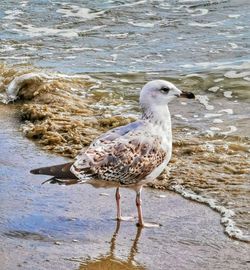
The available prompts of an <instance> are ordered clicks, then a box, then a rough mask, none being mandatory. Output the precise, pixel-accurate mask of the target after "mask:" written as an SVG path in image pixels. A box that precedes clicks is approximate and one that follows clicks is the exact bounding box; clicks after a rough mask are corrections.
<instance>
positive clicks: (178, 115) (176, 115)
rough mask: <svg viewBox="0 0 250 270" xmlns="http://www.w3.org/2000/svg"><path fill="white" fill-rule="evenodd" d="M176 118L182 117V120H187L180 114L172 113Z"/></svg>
mask: <svg viewBox="0 0 250 270" xmlns="http://www.w3.org/2000/svg"><path fill="white" fill-rule="evenodd" d="M174 116H175V117H176V118H179V119H182V120H184V121H186V122H187V121H188V119H187V118H185V117H183V116H182V115H181V114H175V115H174Z"/></svg>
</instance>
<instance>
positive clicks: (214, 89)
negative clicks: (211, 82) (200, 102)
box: [208, 86, 220, 93]
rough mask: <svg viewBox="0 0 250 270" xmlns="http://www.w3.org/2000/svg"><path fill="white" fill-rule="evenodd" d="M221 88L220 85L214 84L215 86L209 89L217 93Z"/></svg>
mask: <svg viewBox="0 0 250 270" xmlns="http://www.w3.org/2000/svg"><path fill="white" fill-rule="evenodd" d="M219 89H220V87H219V86H213V87H210V88H208V91H210V92H213V93H216V92H217V91H218V90H219Z"/></svg>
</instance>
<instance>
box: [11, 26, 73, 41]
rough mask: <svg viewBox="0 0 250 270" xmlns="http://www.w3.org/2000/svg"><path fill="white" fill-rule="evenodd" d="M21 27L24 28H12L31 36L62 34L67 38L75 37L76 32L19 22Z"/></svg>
mask: <svg viewBox="0 0 250 270" xmlns="http://www.w3.org/2000/svg"><path fill="white" fill-rule="evenodd" d="M19 25H21V26H22V28H24V29H25V30H20V29H13V30H15V31H16V32H21V33H23V34H25V35H28V36H31V37H40V36H50V35H53V36H56V35H59V36H63V37H67V38H73V37H77V36H78V33H77V32H75V31H73V30H72V29H56V28H48V27H36V26H34V25H31V24H20V23H19Z"/></svg>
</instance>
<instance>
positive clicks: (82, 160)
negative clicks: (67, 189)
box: [30, 80, 195, 227]
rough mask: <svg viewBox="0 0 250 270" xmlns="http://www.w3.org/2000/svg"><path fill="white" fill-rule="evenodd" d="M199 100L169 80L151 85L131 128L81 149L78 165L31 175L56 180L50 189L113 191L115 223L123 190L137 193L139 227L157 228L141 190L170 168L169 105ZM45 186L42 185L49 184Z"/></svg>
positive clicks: (112, 132)
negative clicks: (85, 186)
mask: <svg viewBox="0 0 250 270" xmlns="http://www.w3.org/2000/svg"><path fill="white" fill-rule="evenodd" d="M179 97H184V98H188V99H193V98H195V96H194V94H193V93H191V92H184V91H181V90H179V89H178V88H177V87H176V86H175V85H174V84H172V83H171V82H168V81H165V80H153V81H150V82H148V83H147V84H146V85H145V86H144V87H143V88H142V90H141V93H140V106H141V109H142V114H141V117H140V118H139V119H138V120H137V121H135V122H132V123H130V124H127V125H125V126H120V127H117V128H114V129H111V130H109V131H108V132H106V133H104V134H102V135H101V136H100V137H98V138H96V139H95V140H94V141H93V142H92V143H91V144H90V146H89V147H88V148H87V149H86V150H82V151H81V152H80V153H79V155H78V156H77V157H76V160H75V161H74V162H70V163H66V164H60V165H55V166H50V167H43V168H39V169H34V170H31V171H30V172H31V173H33V174H43V175H49V176H52V178H50V179H48V180H46V181H45V182H49V183H51V184H55V183H57V184H62V185H72V184H82V183H88V184H91V185H92V186H94V187H97V188H98V187H103V188H110V187H115V188H116V192H115V198H116V206H117V216H116V219H117V220H126V218H125V217H122V214H121V207H120V191H119V189H120V188H130V189H133V190H134V191H135V192H136V200H135V202H136V207H137V211H138V223H137V226H139V227H155V226H159V225H157V224H154V223H145V222H144V219H143V215H142V207H141V191H142V187H143V186H144V185H146V184H147V183H149V182H152V181H153V180H154V179H155V178H156V177H157V176H159V175H160V174H161V172H162V171H163V170H164V169H165V168H166V166H167V164H168V162H169V160H170V158H171V154H172V126H171V116H170V112H169V109H168V103H169V102H171V101H173V100H174V99H175V98H179ZM45 182H44V183H45Z"/></svg>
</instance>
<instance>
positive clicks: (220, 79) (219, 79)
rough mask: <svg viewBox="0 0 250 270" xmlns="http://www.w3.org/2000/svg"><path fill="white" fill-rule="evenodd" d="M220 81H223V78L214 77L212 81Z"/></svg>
mask: <svg viewBox="0 0 250 270" xmlns="http://www.w3.org/2000/svg"><path fill="white" fill-rule="evenodd" d="M221 81H224V78H218V79H214V82H221Z"/></svg>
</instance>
